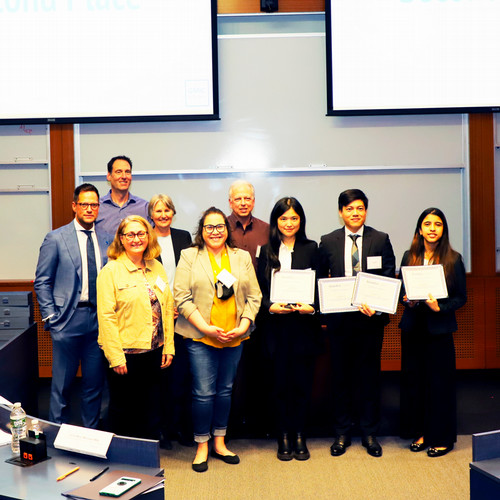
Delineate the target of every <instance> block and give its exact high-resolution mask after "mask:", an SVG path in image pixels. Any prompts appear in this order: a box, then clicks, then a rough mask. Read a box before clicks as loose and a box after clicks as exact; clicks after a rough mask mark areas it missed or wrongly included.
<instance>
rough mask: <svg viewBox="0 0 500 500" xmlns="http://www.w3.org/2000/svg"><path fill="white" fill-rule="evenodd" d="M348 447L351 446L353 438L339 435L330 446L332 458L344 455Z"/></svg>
mask: <svg viewBox="0 0 500 500" xmlns="http://www.w3.org/2000/svg"><path fill="white" fill-rule="evenodd" d="M348 446H351V437H350V436H348V435H347V434H339V435H338V436H337V437H336V438H335V439H334V440H333V444H332V445H331V446H330V453H331V454H332V457H340V455H343V454H344V453H345V450H346V448H347V447H348Z"/></svg>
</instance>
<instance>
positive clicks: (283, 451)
mask: <svg viewBox="0 0 500 500" xmlns="http://www.w3.org/2000/svg"><path fill="white" fill-rule="evenodd" d="M292 458H293V450H292V444H291V443H290V437H289V435H288V434H287V433H286V432H285V433H284V434H281V435H280V436H279V438H278V460H282V461H283V462H288V461H289V460H291V459H292Z"/></svg>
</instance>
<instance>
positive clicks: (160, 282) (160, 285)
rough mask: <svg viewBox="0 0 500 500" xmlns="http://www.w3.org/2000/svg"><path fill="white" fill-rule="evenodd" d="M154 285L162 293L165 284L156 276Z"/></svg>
mask: <svg viewBox="0 0 500 500" xmlns="http://www.w3.org/2000/svg"><path fill="white" fill-rule="evenodd" d="M155 285H156V286H157V287H158V288H159V289H160V290H161V291H162V292H164V291H165V288H166V286H167V284H166V283H165V282H164V281H163V280H162V279H161V278H160V277H159V276H158V277H157V278H156V282H155Z"/></svg>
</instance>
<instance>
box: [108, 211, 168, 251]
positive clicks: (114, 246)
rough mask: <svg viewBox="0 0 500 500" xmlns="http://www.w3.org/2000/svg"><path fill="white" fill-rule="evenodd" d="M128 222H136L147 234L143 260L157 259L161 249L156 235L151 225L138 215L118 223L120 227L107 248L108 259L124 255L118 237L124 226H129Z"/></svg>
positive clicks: (130, 216) (123, 249)
mask: <svg viewBox="0 0 500 500" xmlns="http://www.w3.org/2000/svg"><path fill="white" fill-rule="evenodd" d="M130 222H138V223H139V224H142V225H143V226H144V229H145V230H146V231H147V233H148V246H147V247H146V250H144V255H143V257H144V259H146V260H151V259H156V257H158V255H160V254H161V247H160V245H159V244H158V238H157V237H156V233H155V232H154V230H153V228H152V227H151V224H150V223H149V222H148V221H147V220H146V219H144V218H143V217H141V216H140V215H129V216H128V217H125V219H123V220H122V221H121V222H120V225H119V226H118V229H117V230H116V234H115V238H114V240H113V243H111V245H109V248H108V257H109V259H111V260H115V259H117V258H118V257H119V256H120V255H122V254H123V253H125V247H124V246H123V244H122V240H121V239H120V236H122V235H123V230H124V229H125V227H126V225H127V224H129V223H130Z"/></svg>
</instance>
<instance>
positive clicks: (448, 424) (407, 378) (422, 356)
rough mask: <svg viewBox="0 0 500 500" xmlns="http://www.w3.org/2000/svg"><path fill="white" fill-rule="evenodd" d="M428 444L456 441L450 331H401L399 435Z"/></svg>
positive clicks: (453, 352)
mask: <svg viewBox="0 0 500 500" xmlns="http://www.w3.org/2000/svg"><path fill="white" fill-rule="evenodd" d="M421 436H423V437H424V439H425V442H426V443H427V444H428V445H429V446H451V445H453V443H455V441H456V440H457V406H456V386H455V345H454V342H453V334H452V333H446V334H439V335H431V334H430V333H429V332H428V331H426V330H425V329H418V330H413V331H403V332H402V334H401V437H404V438H408V439H415V438H419V437H421Z"/></svg>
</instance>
